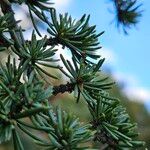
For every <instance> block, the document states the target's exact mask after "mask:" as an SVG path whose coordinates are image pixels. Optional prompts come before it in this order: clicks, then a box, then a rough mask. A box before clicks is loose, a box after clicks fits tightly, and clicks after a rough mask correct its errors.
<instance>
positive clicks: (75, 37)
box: [43, 9, 103, 60]
mask: <svg viewBox="0 0 150 150" xmlns="http://www.w3.org/2000/svg"><path fill="white" fill-rule="evenodd" d="M50 14H51V19H52V23H50V22H49V21H48V19H47V18H46V16H45V15H44V14H43V15H44V18H45V22H46V23H47V24H48V25H49V28H48V29H47V31H48V32H49V33H50V35H52V36H54V37H55V38H56V41H58V43H60V44H61V45H62V46H63V47H65V46H66V47H68V48H69V49H70V50H71V52H72V53H73V54H74V55H75V57H76V58H77V59H78V60H80V58H81V57H82V56H84V55H87V56H89V57H91V58H94V59H96V58H99V55H97V54H96V50H98V49H100V48H101V47H100V46H99V42H98V37H99V36H100V35H101V34H103V32H102V33H99V34H96V30H95V28H96V26H90V25H89V19H90V16H87V17H86V15H83V16H82V17H81V19H79V20H78V21H76V20H73V19H72V18H71V16H68V13H66V14H65V15H62V14H60V15H59V20H58V19H57V15H56V11H55V9H51V11H50Z"/></svg>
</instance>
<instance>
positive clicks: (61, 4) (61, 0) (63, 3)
mask: <svg viewBox="0 0 150 150" xmlns="http://www.w3.org/2000/svg"><path fill="white" fill-rule="evenodd" d="M53 1H54V3H55V5H54V7H55V8H56V9H61V10H62V9H64V8H66V7H67V6H68V5H69V4H70V2H71V0H53Z"/></svg>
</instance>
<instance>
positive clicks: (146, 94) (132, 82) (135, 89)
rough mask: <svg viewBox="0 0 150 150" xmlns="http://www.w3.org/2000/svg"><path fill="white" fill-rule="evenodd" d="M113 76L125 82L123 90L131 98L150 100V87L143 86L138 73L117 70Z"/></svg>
mask: <svg viewBox="0 0 150 150" xmlns="http://www.w3.org/2000/svg"><path fill="white" fill-rule="evenodd" d="M113 77H114V78H115V79H116V80H117V81H118V82H123V83H125V87H123V90H122V91H123V93H124V94H125V95H127V96H128V97H129V98H131V99H132V100H137V101H139V102H143V103H145V102H150V89H149V88H145V87H142V86H141V85H140V83H139V79H138V78H137V77H136V75H132V74H126V73H118V72H115V73H114V74H113Z"/></svg>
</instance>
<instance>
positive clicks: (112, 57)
mask: <svg viewBox="0 0 150 150" xmlns="http://www.w3.org/2000/svg"><path fill="white" fill-rule="evenodd" d="M98 53H99V54H100V55H101V56H102V57H103V58H105V63H106V64H109V65H114V64H116V63H117V61H118V57H117V54H115V53H114V51H113V50H111V49H109V48H105V47H103V48H101V49H100V50H99V51H98Z"/></svg>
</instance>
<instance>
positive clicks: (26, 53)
mask: <svg viewBox="0 0 150 150" xmlns="http://www.w3.org/2000/svg"><path fill="white" fill-rule="evenodd" d="M14 35H15V43H16V44H17V48H15V47H14V46H12V51H13V52H14V53H16V54H17V55H18V56H19V58H20V65H21V66H22V67H24V68H26V69H27V70H26V71H27V74H28V73H29V72H30V71H32V70H36V71H37V72H38V73H39V74H40V75H42V73H44V74H46V75H48V76H50V77H52V78H57V77H55V76H53V75H51V74H50V73H48V72H46V71H45V70H44V69H42V68H41V67H40V66H46V67H52V68H59V66H58V65H57V66H56V65H54V62H56V61H58V60H56V59H53V56H54V55H55V52H56V51H57V50H56V49H54V47H50V48H47V47H46V46H45V43H46V40H47V38H46V36H45V37H44V38H43V39H42V40H39V41H37V39H36V35H35V34H34V32H33V34H32V38H31V41H30V42H28V41H27V42H26V41H25V40H24V39H23V36H22V37H21V39H22V40H21V41H19V39H18V38H17V35H16V34H15V33H14ZM21 35H22V34H21ZM20 43H22V44H20ZM39 65H40V66H39Z"/></svg>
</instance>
